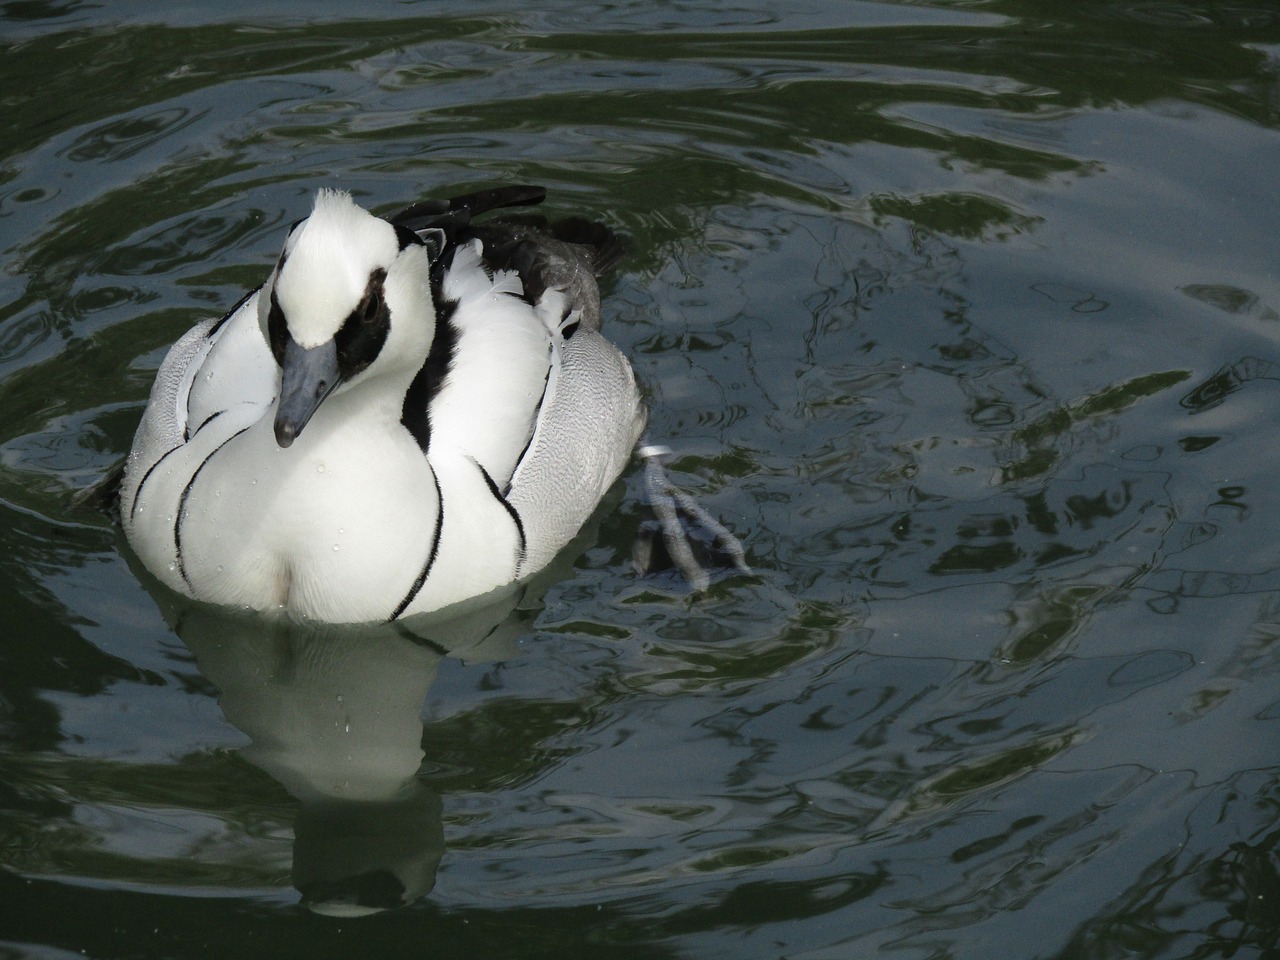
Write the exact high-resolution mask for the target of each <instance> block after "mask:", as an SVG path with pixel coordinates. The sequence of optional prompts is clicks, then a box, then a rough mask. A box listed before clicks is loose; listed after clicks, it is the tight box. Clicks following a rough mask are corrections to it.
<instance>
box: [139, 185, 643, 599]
mask: <svg viewBox="0 0 1280 960" xmlns="http://www.w3.org/2000/svg"><path fill="white" fill-rule="evenodd" d="M541 199H542V192H541V191H540V190H538V189H536V188H507V189H505V190H497V191H487V192H483V193H477V194H470V195H468V196H465V197H459V198H456V199H454V200H452V201H448V202H427V203H425V204H418V205H415V206H414V207H411V208H409V209H408V210H406V211H403V212H402V213H401V214H398V215H396V216H395V217H392V218H390V219H389V220H387V219H381V218H378V217H375V216H373V215H371V214H369V213H368V212H366V211H364V210H363V209H361V208H360V207H359V206H357V205H356V204H355V203H354V202H353V201H352V199H351V198H350V197H349V196H348V195H347V194H345V193H340V192H335V191H321V193H320V194H319V195H318V196H317V199H316V203H315V208H314V210H313V212H312V215H311V216H310V217H309V218H308V219H306V220H304V221H301V222H300V223H299V224H297V225H296V226H295V227H294V228H293V230H292V231H291V232H290V234H289V236H288V239H287V240H286V242H285V246H284V251H283V253H282V255H281V258H280V261H279V263H278V264H277V266H276V268H275V269H274V270H273V271H272V273H271V276H270V277H269V278H268V280H267V282H266V283H265V284H264V285H263V286H262V287H261V288H260V289H259V290H257V291H256V292H254V293H253V294H251V295H250V296H249V297H248V298H246V299H245V300H244V301H243V302H242V303H241V304H239V305H238V306H237V307H236V308H234V309H233V310H232V311H231V313H229V314H228V315H227V316H226V317H224V318H222V319H221V320H218V321H213V320H210V321H205V322H203V323H201V324H198V325H197V326H196V327H195V328H194V329H192V330H191V331H190V332H189V333H187V334H186V335H185V336H184V337H182V338H181V339H180V340H179V341H178V342H177V343H176V344H174V346H173V348H172V349H171V350H170V352H169V354H168V356H167V357H166V358H165V360H164V363H163V364H162V366H161V369H160V371H159V373H158V375H157V377H156V382H155V386H154V388H153V390H152V394H151V399H150V402H149V403H148V405H147V409H146V413H145V414H144V416H143V419H142V423H141V425H140V426H139V428H138V432H137V435H136V437H135V439H134V444H133V449H132V452H131V453H130V455H129V459H128V462H127V464H126V469H125V475H124V480H123V483H122V485H121V491H120V508H121V518H122V521H123V524H124V529H125V533H126V535H127V537H128V540H129V542H130V544H131V545H132V547H133V549H134V551H135V552H136V553H137V554H138V556H139V558H140V559H141V560H142V561H143V563H144V564H145V566H146V567H147V568H148V569H149V570H150V571H151V572H152V573H154V574H155V575H156V576H157V577H158V578H159V579H160V580H162V581H163V582H164V583H165V584H167V585H168V586H169V587H171V588H173V589H175V590H178V591H180V592H182V593H184V594H187V595H188V596H191V597H194V598H196V599H199V600H204V601H209V602H212V603H218V604H226V605H232V606H240V607H250V608H253V609H256V610H262V611H276V610H279V611H285V612H287V613H289V614H291V615H293V616H296V617H301V618H308V619H314V620H321V621H330V622H355V621H369V620H387V619H392V618H396V617H401V616H407V615H410V614H414V613H420V612H425V611H429V610H437V609H440V608H442V607H445V606H448V605H449V604H452V603H455V602H458V601H461V600H466V599H469V598H472V597H476V596H479V595H482V594H484V593H486V592H488V591H491V590H493V589H495V588H498V587H501V586H503V585H505V584H509V583H511V582H513V581H515V580H518V579H521V578H523V577H525V576H527V575H529V574H532V573H533V572H535V571H537V570H538V569H540V568H541V567H543V566H545V565H546V564H547V563H548V562H549V561H550V560H551V558H552V557H553V556H554V555H555V554H556V552H557V551H559V550H560V548H561V547H563V546H564V545H565V544H566V543H567V542H568V541H569V539H570V538H571V537H572V536H573V535H574V533H575V532H576V531H577V530H578V528H579V527H580V526H581V525H582V523H583V522H584V521H585V520H586V519H587V517H588V516H589V515H590V513H591V512H592V510H594V508H595V507H596V505H597V504H598V503H599V501H600V499H601V497H602V496H603V495H604V493H605V491H606V490H607V489H608V487H609V486H610V485H611V484H612V483H613V482H614V480H615V479H616V478H617V476H618V474H619V473H620V472H621V470H622V468H623V467H624V466H625V464H626V462H627V460H628V458H629V456H630V454H631V451H632V448H633V447H634V445H635V442H636V440H637V439H638V437H639V435H640V432H641V430H642V429H643V426H644V419H645V414H644V409H643V407H642V405H641V403H640V398H639V394H638V391H637V389H636V385H635V379H634V376H633V375H632V372H631V368H630V366H629V365H628V363H627V361H626V360H625V359H624V358H623V357H622V355H621V354H620V353H619V352H618V350H617V349H616V348H615V347H614V346H613V345H612V344H610V343H609V342H608V341H607V340H605V339H604V338H603V337H602V336H601V334H600V332H599V326H600V318H599V294H598V291H597V290H596V287H595V273H596V272H597V271H598V270H600V269H602V268H603V267H606V266H608V265H609V262H610V260H611V258H612V256H613V255H614V253H616V249H615V250H610V249H609V248H610V246H611V245H613V246H615V247H616V240H614V238H612V236H611V235H610V234H608V232H607V231H605V230H603V228H600V227H598V226H596V225H584V224H582V223H580V222H573V223H570V224H568V225H565V224H551V225H547V224H545V223H534V222H533V221H530V220H529V219H528V218H522V219H520V220H513V221H510V222H507V221H503V220H500V219H499V220H490V221H489V222H487V223H484V224H473V223H472V222H471V217H472V216H473V215H475V214H478V213H483V212H485V211H486V210H488V209H492V208H495V207H502V206H510V205H518V204H528V203H536V202H538V201H539V200H541ZM584 230H585V233H584ZM578 234H583V236H584V237H585V238H586V239H589V240H591V241H592V244H593V245H592V244H589V245H586V246H583V245H578V244H576V243H570V242H567V241H568V240H573V239H579V236H578Z"/></svg>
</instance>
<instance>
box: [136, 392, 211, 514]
mask: <svg viewBox="0 0 1280 960" xmlns="http://www.w3.org/2000/svg"><path fill="white" fill-rule="evenodd" d="M224 413H226V411H225V410H218V411H216V412H215V413H211V414H210V415H209V416H208V417H207V418H206V419H205V421H204V423H202V424H200V426H198V427H196V433H199V432H200V431H201V430H203V429H204V428H205V426H206V425H208V424H210V423H212V422H213V421H214V420H216V419H217V418H218V417H220V416H222V415H223V414H224ZM191 436H195V434H192V435H191ZM189 441H190V437H188V436H187V435H186V434H185V433H184V434H183V437H182V443H180V444H178V445H177V446H176V447H170V448H169V449H168V450H166V451H165V452H164V453H163V454H161V455H160V459H159V460H157V461H156V462H155V463H153V464H152V465H151V466H149V467H147V472H146V473H144V474H143V475H142V479H141V480H139V481H138V486H137V487H136V488H135V489H134V491H133V503H131V504H130V505H129V519H130V520H132V519H133V515H134V514H135V513H137V512H138V501H139V500H141V499H142V488H143V487H144V486H146V483H147V481H148V480H150V479H151V475H152V474H153V473H155V472H156V467H158V466H160V464H162V463H164V462H165V460H166V459H168V457H169V455H170V454H172V453H177V452H178V451H179V450H181V449H182V448H183V447H184V446H186V445H187V443H188V442H189Z"/></svg>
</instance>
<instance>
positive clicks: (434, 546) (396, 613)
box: [387, 473, 444, 621]
mask: <svg viewBox="0 0 1280 960" xmlns="http://www.w3.org/2000/svg"><path fill="white" fill-rule="evenodd" d="M431 482H432V483H434V484H435V485H436V499H437V501H438V502H439V504H440V509H439V510H438V511H437V512H436V532H435V533H434V534H433V535H432V537H431V549H430V550H429V551H428V552H427V562H426V563H424V564H423V565H422V572H421V573H419V574H418V579H416V580H414V581H413V586H411V587H410V588H409V592H408V593H406V594H405V595H404V599H403V600H401V601H400V602H399V603H398V604H397V605H396V608H395V610H393V611H391V616H389V617H387V620H388V621H391V620H398V619H400V614H402V613H404V612H405V610H407V609H408V608H409V604H411V603H413V600H414V598H415V597H416V596H417V595H418V594H419V593H420V592H421V591H422V585H423V584H425V583H426V582H427V577H429V576H431V568H432V567H434V566H435V564H436V554H437V553H439V552H440V531H441V530H443V529H444V493H443V492H442V491H441V490H440V481H439V480H437V479H436V475H435V474H434V473H433V474H431Z"/></svg>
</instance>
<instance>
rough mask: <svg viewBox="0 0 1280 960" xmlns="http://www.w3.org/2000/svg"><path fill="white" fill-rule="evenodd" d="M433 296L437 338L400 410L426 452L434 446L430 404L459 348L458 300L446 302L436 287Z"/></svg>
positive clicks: (406, 426)
mask: <svg viewBox="0 0 1280 960" xmlns="http://www.w3.org/2000/svg"><path fill="white" fill-rule="evenodd" d="M432 295H433V296H435V297H437V299H436V336H435V339H434V340H432V341H431V350H430V351H429V352H428V353H427V359H426V362H425V363H423V365H422V367H421V368H420V369H419V370H418V372H417V374H416V375H415V376H414V378H413V382H412V383H410V384H409V389H408V390H407V391H406V392H405V395H404V405H403V407H402V408H401V410H400V422H401V423H402V424H404V427H405V429H406V430H408V431H409V433H410V434H411V435H412V436H413V439H414V440H415V441H417V444H418V448H419V449H420V450H421V451H422V452H423V453H426V452H427V450H428V448H430V446H431V401H432V400H434V399H435V398H436V394H438V393H439V392H440V388H441V387H443V386H444V381H445V377H447V376H448V375H449V368H450V367H451V366H452V365H453V357H454V354H455V353H456V351H457V349H458V328H457V327H456V326H454V324H453V312H454V311H455V310H457V309H458V301H457V300H444V299H440V297H439V290H438V288H437V287H436V286H435V285H434V284H433V285H432Z"/></svg>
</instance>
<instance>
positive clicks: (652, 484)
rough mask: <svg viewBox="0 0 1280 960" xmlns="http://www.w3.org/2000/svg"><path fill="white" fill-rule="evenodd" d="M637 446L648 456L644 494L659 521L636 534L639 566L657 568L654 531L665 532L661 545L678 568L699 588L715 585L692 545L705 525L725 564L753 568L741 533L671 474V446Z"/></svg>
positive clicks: (741, 569)
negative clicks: (709, 510)
mask: <svg viewBox="0 0 1280 960" xmlns="http://www.w3.org/2000/svg"><path fill="white" fill-rule="evenodd" d="M636 452H637V453H638V454H639V455H640V456H641V457H643V458H644V461H645V466H644V488H645V495H646V496H647V497H648V499H649V506H650V507H651V508H652V509H653V513H654V517H655V519H656V521H657V522H656V525H649V526H646V527H645V528H642V529H641V531H640V533H639V534H638V535H637V537H636V543H635V549H634V555H633V563H634V565H635V568H636V572H637V573H641V574H644V573H648V572H649V571H650V570H651V569H652V568H653V566H654V559H655V558H654V551H655V547H656V544H655V538H654V535H655V533H656V532H661V534H662V546H664V547H665V548H666V553H667V556H668V557H669V558H670V560H671V564H672V565H673V566H674V567H675V568H676V569H677V570H679V571H680V573H681V574H682V575H683V576H684V578H685V579H686V580H687V581H688V582H689V585H690V586H692V587H693V590H694V592H695V593H701V592H703V591H705V590H706V589H707V587H709V586H710V585H711V575H710V573H708V572H707V569H706V568H705V567H704V566H703V564H702V563H700V562H699V561H698V559H697V558H696V557H695V556H694V552H693V545H692V541H693V535H694V534H695V533H696V532H698V531H701V532H703V533H704V534H705V535H709V536H710V537H711V538H712V540H713V542H714V544H715V547H716V549H717V550H718V551H719V553H720V554H721V555H722V556H723V558H724V566H727V567H732V568H733V569H735V570H737V571H738V572H740V573H745V574H750V573H751V567H750V566H748V565H747V555H746V552H745V551H744V550H743V549H742V544H741V543H740V542H739V541H738V538H737V537H735V536H734V535H733V534H732V533H731V532H730V531H729V530H728V528H726V527H725V526H724V525H723V524H721V523H720V522H719V521H718V520H716V519H715V518H714V517H712V516H711V514H709V513H707V511H706V510H704V509H702V507H700V506H698V503H697V501H696V500H694V499H693V497H691V496H689V494H687V493H685V492H684V491H683V490H681V489H680V488H679V487H677V486H675V485H674V484H672V482H671V480H670V479H669V478H668V477H667V471H666V469H665V467H664V466H663V464H664V463H665V462H666V461H667V460H668V459H670V457H671V448H670V447H665V446H660V445H655V444H642V445H641V446H640V447H639V448H638V449H637V451H636ZM654 526H656V530H655V529H654Z"/></svg>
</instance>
